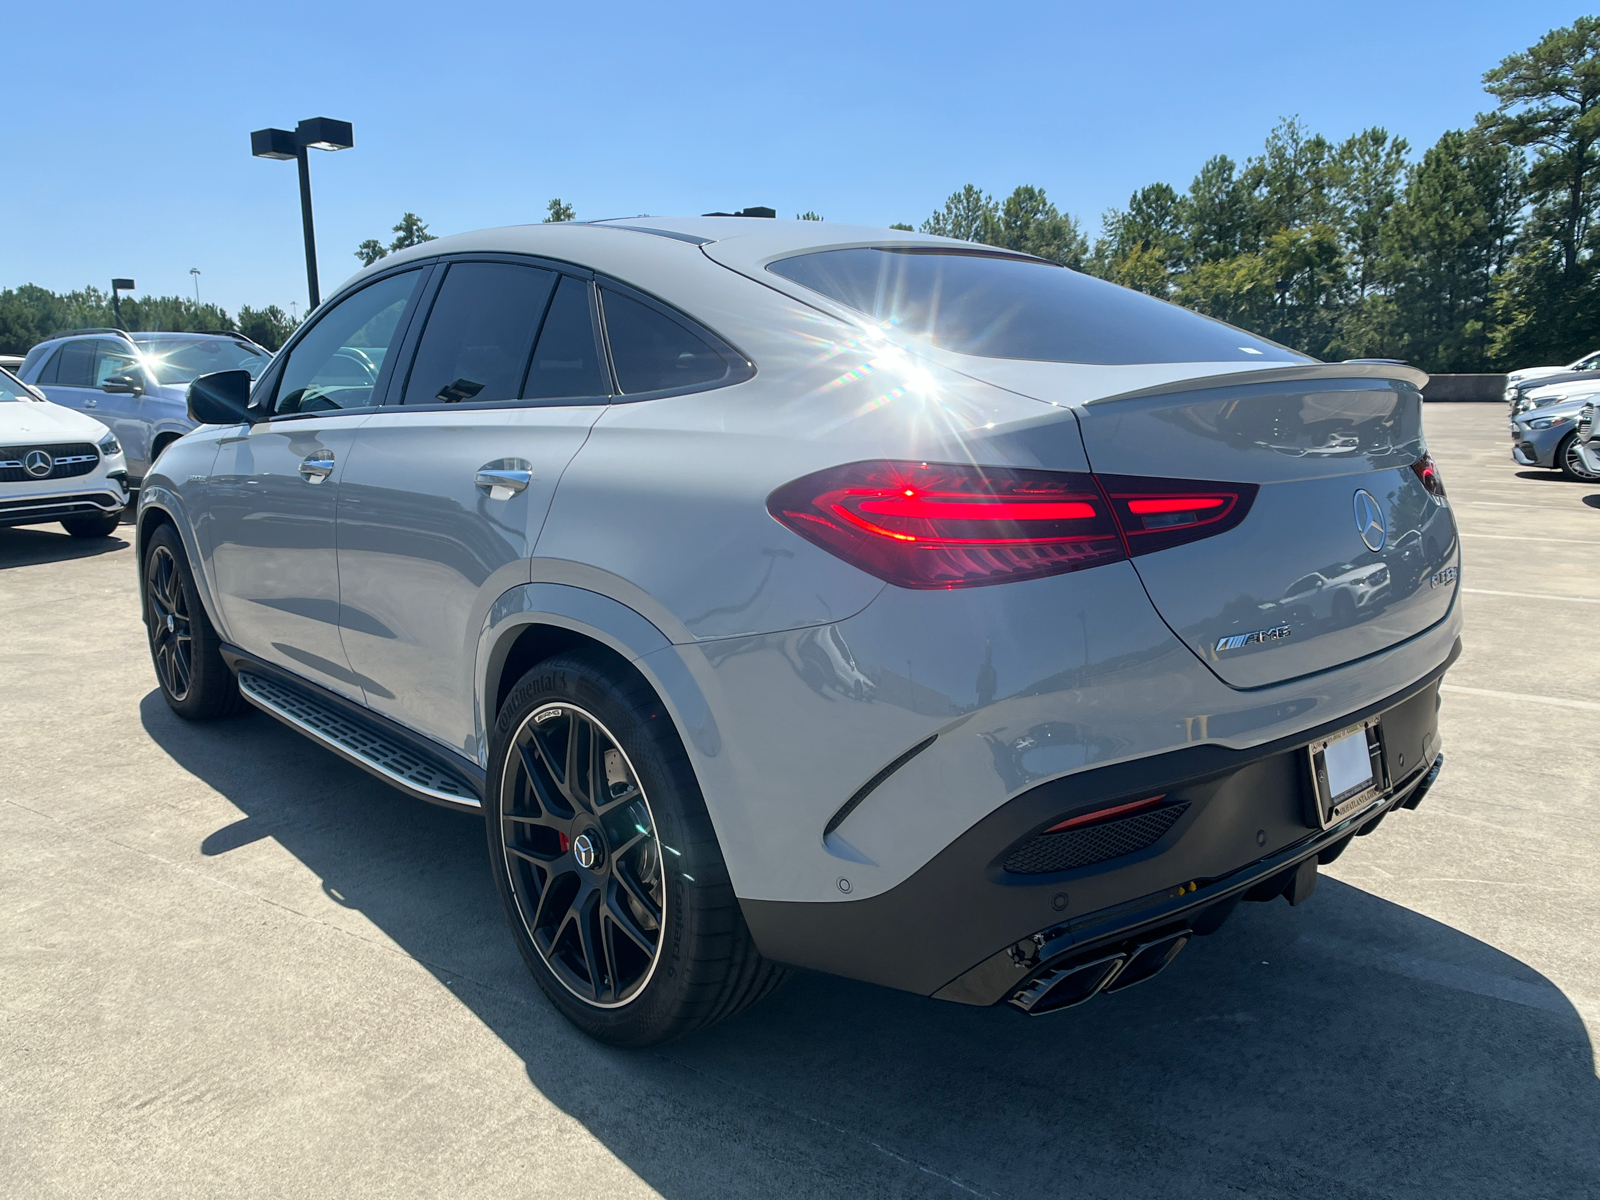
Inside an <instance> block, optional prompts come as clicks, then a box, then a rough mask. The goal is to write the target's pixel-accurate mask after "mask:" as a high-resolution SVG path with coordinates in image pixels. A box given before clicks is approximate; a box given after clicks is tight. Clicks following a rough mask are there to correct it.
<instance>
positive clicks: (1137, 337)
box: [767, 246, 1311, 364]
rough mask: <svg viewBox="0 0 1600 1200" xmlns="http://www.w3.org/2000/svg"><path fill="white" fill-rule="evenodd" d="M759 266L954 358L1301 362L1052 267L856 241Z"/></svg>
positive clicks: (1225, 328)
mask: <svg viewBox="0 0 1600 1200" xmlns="http://www.w3.org/2000/svg"><path fill="white" fill-rule="evenodd" d="M767 270H769V271H771V272H773V273H774V274H776V275H781V276H783V278H785V279H789V280H792V281H794V282H795V283H798V284H800V285H802V286H803V287H808V288H811V289H812V290H813V291H817V292H821V293H822V294H823V295H824V296H828V297H829V298H831V299H833V300H836V301H838V302H839V303H840V304H844V305H847V306H849V307H850V308H853V309H856V310H857V311H859V312H863V313H866V314H867V315H868V316H870V317H872V318H874V319H875V320H878V321H881V322H883V323H884V324H885V325H888V326H892V327H895V328H899V329H902V330H904V331H906V332H907V333H911V334H914V335H916V336H918V337H923V338H926V339H928V340H929V341H931V342H932V343H933V344H934V345H936V346H939V347H941V348H943V349H946V350H953V351H955V352H956V353H958V354H976V355H983V356H985V357H988V358H1020V359H1032V360H1035V361H1043V362H1075V363H1099V364H1117V363H1166V362H1309V361H1311V360H1310V359H1307V358H1306V357H1305V356H1303V355H1300V354H1297V353H1295V352H1294V351H1292V350H1289V349H1286V348H1285V347H1283V346H1279V345H1278V344H1276V343H1275V342H1269V341H1266V340H1265V339H1263V338H1258V337H1256V336H1255V335H1254V334H1250V333H1245V332H1244V331H1243V330H1242V329H1235V328H1233V326H1231V325H1224V324H1223V323H1222V322H1220V321H1213V320H1211V318H1209V317H1202V316H1201V315H1200V314H1198V313H1194V312H1190V311H1189V310H1188V309H1185V308H1179V307H1178V306H1177V305H1175V304H1168V303H1166V302H1165V301H1162V300H1157V299H1155V298H1154V297H1153V296H1146V295H1144V294H1143V293H1142V292H1135V291H1131V290H1129V289H1128V288H1122V287H1117V286H1116V285H1115V284H1110V283H1107V282H1105V281H1104V280H1102V279H1095V278H1093V277H1092V276H1089V275H1083V274H1080V273H1079V272H1077V271H1072V270H1069V269H1068V268H1066V267H1060V266H1057V265H1055V264H1054V263H1047V262H1040V261H1037V260H1033V259H1027V258H1019V257H1015V256H1008V255H1004V254H997V253H984V252H979V251H960V250H945V249H943V248H942V247H940V248H930V249H928V250H923V249H921V248H915V249H888V250H881V249H877V248H875V247H870V246H869V247H859V248H854V249H848V250H822V251H818V252H816V253H813V254H800V255H796V256H795V257H793V258H785V259H780V260H779V261H777V262H775V263H773V264H771V265H770V266H769V267H768V268H767Z"/></svg>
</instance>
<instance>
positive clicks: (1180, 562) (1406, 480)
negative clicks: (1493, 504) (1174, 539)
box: [1076, 366, 1459, 688]
mask: <svg viewBox="0 0 1600 1200" xmlns="http://www.w3.org/2000/svg"><path fill="white" fill-rule="evenodd" d="M1324 370H1325V372H1326V374H1323V373H1322V372H1316V373H1315V374H1313V373H1312V372H1308V371H1306V369H1304V368H1301V369H1299V370H1297V371H1294V372H1284V373H1283V374H1285V375H1300V376H1302V378H1298V379H1296V378H1286V379H1280V380H1277V381H1263V382H1253V383H1244V382H1238V383H1222V382H1221V381H1216V380H1206V381H1199V380H1197V381H1194V383H1193V384H1191V385H1189V386H1188V387H1183V386H1182V385H1166V386H1165V387H1163V388H1159V389H1152V390H1151V391H1148V392H1144V393H1139V394H1134V395H1128V396H1122V397H1116V398H1111V399H1107V400H1098V401H1092V402H1090V403H1088V404H1085V405H1082V406H1081V407H1079V408H1077V410H1076V411H1077V413H1078V417H1079V422H1080V427H1081V429H1082V431H1083V439H1084V445H1085V448H1086V449H1087V451H1088V456H1089V462H1090V464H1091V466H1092V467H1093V469H1094V471H1095V472H1096V473H1097V474H1110V475H1131V476H1149V477H1160V478H1173V479H1196V480H1214V481H1227V482H1231V483H1245V484H1255V485H1258V490H1257V492H1256V495H1255V498H1254V501H1253V504H1252V506H1251V508H1250V511H1249V513H1248V515H1247V516H1246V517H1245V519H1244V520H1243V521H1242V522H1241V523H1240V524H1239V525H1238V526H1237V527H1235V528H1233V529H1231V530H1229V531H1228V532H1226V533H1223V534H1219V535H1217V536H1215V537H1209V538H1204V539H1201V540H1198V541H1193V542H1190V543H1188V544H1185V545H1179V546H1173V547H1171V548H1168V549H1164V550H1160V551H1157V552H1155V553H1150V554H1144V555H1140V556H1137V557H1135V558H1134V560H1133V563H1134V566H1135V568H1136V569H1137V570H1138V572H1139V577H1140V579H1141V580H1143V582H1144V586H1145V590H1146V591H1147V592H1148V593H1149V596H1150V599H1151V601H1152V602H1153V603H1154V604H1155V606H1156V608H1157V610H1158V611H1159V612H1160V613H1161V616H1162V618H1163V619H1164V620H1165V621H1166V622H1167V624H1168V625H1169V626H1170V627H1171V628H1172V630H1173V631H1174V632H1175V633H1176V634H1177V635H1178V636H1179V637H1180V638H1182V639H1183V641H1184V642H1185V643H1186V644H1187V645H1188V646H1189V648H1190V649H1191V650H1193V651H1194V653H1195V654H1197V655H1198V656H1199V657H1200V658H1201V660H1202V661H1204V662H1205V663H1206V665H1207V666H1209V667H1210V668H1211V669H1212V670H1213V671H1214V672H1216V674H1217V675H1218V676H1219V677H1220V678H1221V679H1222V680H1223V681H1224V682H1226V683H1229V684H1231V685H1233V686H1234V687H1242V688H1249V687H1261V686H1265V685H1268V684H1273V683H1278V682H1281V681H1283V680H1287V679H1293V678H1296V677H1297V676H1301V675H1309V674H1311V673H1313V672H1316V671H1322V670H1326V669H1328V668H1330V667H1335V666H1339V665H1340V664H1343V663H1348V662H1351V661H1353V660H1356V659H1360V658H1364V657H1366V656H1367V655H1370V654H1375V653H1377V652H1378V651H1381V650H1384V649H1386V648H1387V647H1389V646H1393V645H1394V644H1396V643H1397V642H1401V641H1404V640H1405V639H1407V638H1409V637H1412V636H1414V635H1415V634H1418V633H1420V632H1422V631H1423V630H1425V629H1427V628H1428V627H1429V626H1431V625H1433V624H1435V623H1436V622H1438V621H1439V620H1441V619H1442V618H1443V617H1444V616H1445V615H1446V614H1447V612H1448V611H1449V608H1450V604H1451V602H1452V600H1453V599H1454V596H1455V590H1456V583H1455V574H1456V573H1455V571H1454V570H1452V569H1451V568H1454V567H1456V565H1457V564H1458V562H1459V553H1458V547H1457V539H1456V529H1455V522H1454V520H1453V518H1452V516H1451V513H1450V510H1449V507H1448V503H1447V501H1445V500H1444V499H1443V497H1442V495H1435V494H1433V493H1431V492H1430V490H1429V488H1428V487H1427V486H1426V485H1425V483H1424V480H1423V472H1422V471H1421V470H1420V469H1419V468H1417V467H1416V465H1415V464H1418V463H1419V461H1420V460H1422V459H1423V458H1424V456H1425V454H1426V453H1427V450H1426V446H1425V445H1424V442H1423V437H1422V397H1421V394H1420V393H1419V392H1418V391H1417V388H1416V387H1415V386H1414V385H1413V384H1412V383H1411V382H1408V381H1407V380H1406V379H1405V378H1393V379H1386V378H1374V377H1372V376H1371V375H1365V376H1364V377H1362V376H1357V377H1340V375H1339V372H1338V368H1337V367H1333V366H1330V367H1328V368H1325V369H1324ZM1308 374H1312V377H1311V378H1304V376H1306V375H1308ZM1402 374H1406V375H1409V374H1410V373H1409V372H1404V373H1403V372H1400V371H1397V372H1396V375H1402ZM1256 378H1257V379H1259V378H1260V376H1257V377H1256ZM1219 383H1220V386H1213V385H1214V384H1219Z"/></svg>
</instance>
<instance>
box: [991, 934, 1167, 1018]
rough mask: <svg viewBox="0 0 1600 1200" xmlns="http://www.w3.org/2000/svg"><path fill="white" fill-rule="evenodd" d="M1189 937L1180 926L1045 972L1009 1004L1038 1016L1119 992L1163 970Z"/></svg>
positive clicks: (1018, 991) (1018, 992)
mask: <svg viewBox="0 0 1600 1200" xmlns="http://www.w3.org/2000/svg"><path fill="white" fill-rule="evenodd" d="M1191 936H1192V934H1191V932H1190V931H1189V930H1187V929H1184V930H1180V931H1179V932H1177V933H1169V934H1166V935H1165V936H1163V937H1159V938H1155V939H1153V940H1151V941H1148V942H1140V943H1138V944H1136V945H1133V946H1130V947H1129V948H1128V949H1126V950H1117V951H1115V952H1113V953H1110V954H1103V955H1100V956H1099V957H1097V958H1092V959H1089V960H1088V961H1087V962H1077V963H1070V964H1068V965H1066V966H1061V967H1056V968H1054V969H1053V970H1049V971H1045V972H1044V973H1043V974H1041V975H1039V976H1037V977H1036V978H1035V979H1033V980H1032V981H1031V982H1030V983H1029V984H1028V985H1027V986H1026V987H1023V988H1019V989H1018V990H1017V991H1016V992H1015V993H1013V994H1012V996H1011V998H1010V1003H1011V1004H1012V1005H1013V1006H1014V1007H1016V1008H1019V1009H1021V1010H1022V1011H1023V1012H1025V1013H1027V1014H1028V1015H1029V1016H1030V1017H1041V1016H1043V1015H1044V1014H1045V1013H1053V1012H1060V1011H1061V1010H1062V1009H1064V1008H1072V1007H1074V1006H1075V1005H1079V1004H1082V1003H1083V1002H1084V1001H1085V1000H1092V999H1094V997H1096V996H1098V995H1099V994H1100V993H1101V992H1120V991H1121V990H1122V989H1123V988H1130V987H1132V986H1133V985H1134V984H1136V983H1143V982H1144V981H1145V980H1146V979H1151V978H1153V977H1155V976H1156V975H1159V974H1160V973H1161V972H1162V971H1164V970H1166V968H1167V966H1168V964H1170V963H1171V962H1172V960H1173V959H1175V958H1177V957H1178V952H1179V951H1181V950H1182V949H1183V948H1184V947H1185V946H1187V945H1188V944H1189V938H1190V937H1191Z"/></svg>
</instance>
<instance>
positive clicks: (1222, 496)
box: [767, 462, 1256, 589]
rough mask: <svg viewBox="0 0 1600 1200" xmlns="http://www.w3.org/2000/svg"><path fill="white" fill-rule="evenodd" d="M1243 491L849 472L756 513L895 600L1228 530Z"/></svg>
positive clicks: (794, 491)
mask: <svg viewBox="0 0 1600 1200" xmlns="http://www.w3.org/2000/svg"><path fill="white" fill-rule="evenodd" d="M1255 494H1256V488H1255V486H1254V485H1252V484H1237V483H1207V482H1202V481H1197V480H1185V479H1144V478H1137V477H1129V476H1120V475H1103V476H1099V477H1096V476H1094V475H1090V474H1087V473H1082V472H1067V471H1024V470H1012V469H1009V468H1003V467H974V466H965V465H958V464H951V463H912V462H860V463H850V464H847V465H845V466H842V467H832V468H830V469H828V470H826V471H818V472H816V473H815V474H813V475H807V476H804V477H803V478H800V479H796V480H794V481H793V482H792V483H786V484H784V485H783V486H782V487H780V488H779V489H778V490H777V491H775V492H773V493H772V495H771V496H769V497H768V498H767V511H769V512H770V513H771V514H772V515H773V517H774V518H776V519H777V520H778V521H780V522H782V523H783V524H784V525H785V526H787V527H788V528H789V529H791V530H793V531H794V532H795V533H798V534H799V535H800V536H801V537H803V538H805V539H806V540H807V541H810V542H813V543H815V544H816V545H818V546H820V547H822V548H823V549H824V550H827V551H828V552H829V553H831V554H835V555H837V556H838V557H840V558H842V559H844V560H845V561H846V562H848V563H851V564H853V565H854V566H857V567H859V568H860V569H861V570H863V571H866V572H868V573H870V574H872V575H876V576H877V577H878V578H879V579H882V580H885V581H887V582H889V583H892V584H895V585H897V586H899V587H904V588H918V589H927V588H958V587H979V586H982V585H984V584H990V583H1011V582H1016V581H1019V580H1024V579H1040V578H1043V577H1044V576H1047V575H1060V574H1064V573H1065V572H1068V571H1081V570H1083V569H1084V568H1086V567H1097V566H1100V565H1102V564H1104V563H1111V562H1119V561H1121V560H1123V559H1125V558H1127V557H1129V556H1130V554H1131V555H1138V554H1148V553H1150V552H1151V551H1154V550H1162V549H1165V548H1167V547H1168V546H1174V545H1178V544H1180V543H1182V542H1189V541H1194V540H1196V539H1198V538H1203V537H1210V536H1212V535H1213V534H1218V533H1222V532H1224V531H1226V530H1228V529H1232V528H1233V527H1234V526H1235V525H1237V524H1238V523H1239V522H1240V521H1242V520H1243V519H1244V516H1245V513H1246V512H1248V511H1249V508H1250V504H1251V502H1252V501H1253V500H1254V499H1255Z"/></svg>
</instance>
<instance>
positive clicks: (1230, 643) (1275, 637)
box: [1215, 625, 1292, 653]
mask: <svg viewBox="0 0 1600 1200" xmlns="http://www.w3.org/2000/svg"><path fill="white" fill-rule="evenodd" d="M1291 632H1292V630H1290V628H1289V627H1288V626H1287V625H1276V626H1274V627H1273V628H1271V629H1257V630H1256V631H1255V632H1254V633H1236V634H1234V635H1233V636H1232V637H1225V638H1218V639H1217V644H1216V647H1215V652H1216V653H1221V652H1222V651H1224V650H1237V649H1239V648H1240V647H1241V646H1250V645H1254V644H1256V643H1258V642H1259V643H1260V644H1262V645H1266V643H1268V642H1278V641H1282V640H1283V639H1284V638H1286V637H1288V636H1289V634H1290V633H1291Z"/></svg>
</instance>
